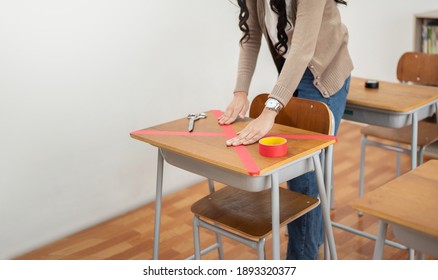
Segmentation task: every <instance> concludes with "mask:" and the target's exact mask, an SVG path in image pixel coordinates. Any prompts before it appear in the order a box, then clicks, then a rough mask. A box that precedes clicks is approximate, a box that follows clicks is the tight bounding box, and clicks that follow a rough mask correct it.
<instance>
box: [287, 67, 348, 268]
mask: <svg viewBox="0 0 438 280" xmlns="http://www.w3.org/2000/svg"><path fill="white" fill-rule="evenodd" d="M313 80H314V77H313V74H312V73H311V72H310V70H309V69H307V70H306V71H305V72H304V75H303V78H302V79H301V81H300V84H299V85H298V88H297V91H296V92H295V94H294V96H296V97H300V98H306V99H312V100H317V101H321V102H324V103H325V104H327V106H328V107H329V108H330V109H331V111H332V113H333V116H334V118H335V134H336V133H337V131H338V127H339V123H340V121H341V118H342V115H343V114H344V109H345V103H346V100H347V94H348V90H349V87H350V78H348V79H347V80H346V81H345V84H344V86H343V87H342V88H341V89H340V90H339V91H338V92H337V93H336V94H335V95H333V96H331V97H330V98H325V97H323V96H322V95H321V93H320V92H319V91H318V89H317V88H316V87H315V86H314V85H313ZM287 186H288V188H289V189H290V190H293V191H296V192H299V193H303V194H306V195H310V196H313V197H318V185H317V183H316V176H315V173H314V172H308V173H306V174H304V175H301V176H299V177H297V178H294V179H292V180H289V181H288V182H287ZM287 230H288V237H289V240H288V246H287V254H286V259H288V260H315V259H316V258H317V257H318V248H319V246H320V245H321V244H322V243H323V240H324V223H323V218H322V211H321V206H318V207H317V208H315V209H313V210H312V211H310V212H309V213H307V214H305V215H304V216H302V217H300V218H298V219H296V220H295V221H293V222H291V223H289V224H288V225H287Z"/></svg>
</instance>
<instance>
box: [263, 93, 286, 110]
mask: <svg viewBox="0 0 438 280" xmlns="http://www.w3.org/2000/svg"><path fill="white" fill-rule="evenodd" d="M265 108H266V109H268V110H272V111H275V112H277V113H278V112H280V110H281V109H283V105H282V104H281V103H280V101H278V100H277V99H275V98H271V97H270V98H268V100H266V102H265Z"/></svg>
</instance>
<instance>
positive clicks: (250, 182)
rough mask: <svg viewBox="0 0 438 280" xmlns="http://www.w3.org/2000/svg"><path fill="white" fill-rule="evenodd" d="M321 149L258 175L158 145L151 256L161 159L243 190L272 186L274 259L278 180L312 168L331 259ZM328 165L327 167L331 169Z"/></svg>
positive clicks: (332, 243) (277, 245) (275, 256)
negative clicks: (239, 171)
mask: <svg viewBox="0 0 438 280" xmlns="http://www.w3.org/2000/svg"><path fill="white" fill-rule="evenodd" d="M328 148H332V146H329V147H328ZM320 153H321V150H319V151H317V152H314V153H312V154H310V155H308V156H306V157H302V158H300V159H298V160H295V161H292V162H290V163H288V164H285V165H283V166H280V167H278V168H276V169H274V170H272V171H271V172H267V173H265V174H263V175H261V176H249V175H244V174H241V173H237V172H233V171H230V170H227V169H225V168H221V167H218V166H214V165H212V164H208V163H205V162H202V161H199V160H197V159H194V158H191V157H188V156H184V155H181V154H178V153H176V152H173V151H170V150H166V149H162V148H158V159H157V181H156V204H155V221H154V253H153V259H155V260H156V259H158V253H159V244H160V223H161V207H162V205H161V200H162V188H163V171H164V168H163V167H164V166H163V165H164V164H163V163H164V160H166V161H167V162H168V163H169V164H171V165H173V166H176V167H178V168H181V169H184V170H187V171H190V172H193V173H196V174H198V175H201V176H204V177H207V178H208V179H209V180H214V181H218V182H221V183H224V184H227V185H231V186H233V187H237V188H241V189H244V190H253V188H254V187H255V188H256V189H260V188H271V193H272V196H271V199H272V245H273V259H276V260H279V259H280V217H279V203H278V201H279V186H280V182H284V181H287V180H289V179H292V178H295V177H297V176H299V175H302V174H304V173H306V172H309V171H314V172H315V174H316V179H317V183H318V191H319V198H320V200H321V208H322V213H323V218H324V229H325V235H326V241H327V245H328V249H329V252H330V256H331V259H337V254H336V246H335V241H334V236H333V231H332V227H331V225H332V223H331V221H330V213H329V206H328V200H327V195H326V188H325V185H324V175H323V172H322V167H321V161H320V158H319V155H320ZM330 162H331V157H327V164H328V163H330ZM327 167H330V168H331V164H328V165H327ZM330 168H329V170H331V169H330ZM330 172H331V171H330ZM327 173H329V172H327ZM224 175H226V176H224ZM328 179H329V180H331V178H330V177H328ZM236 182H237V183H236Z"/></svg>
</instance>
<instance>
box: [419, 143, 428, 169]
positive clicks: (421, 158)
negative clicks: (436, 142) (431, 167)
mask: <svg viewBox="0 0 438 280" xmlns="http://www.w3.org/2000/svg"><path fill="white" fill-rule="evenodd" d="M425 150H426V147H425V146H422V147H421V148H420V150H419V152H418V165H422V164H423V160H424V151H425Z"/></svg>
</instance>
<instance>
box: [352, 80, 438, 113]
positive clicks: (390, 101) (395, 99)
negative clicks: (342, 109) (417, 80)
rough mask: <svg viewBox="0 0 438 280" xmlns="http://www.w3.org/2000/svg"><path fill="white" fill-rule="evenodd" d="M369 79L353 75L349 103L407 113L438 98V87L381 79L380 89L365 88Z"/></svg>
mask: <svg viewBox="0 0 438 280" xmlns="http://www.w3.org/2000/svg"><path fill="white" fill-rule="evenodd" d="M366 80H367V79H364V78H357V77H352V78H351V83H350V91H349V93H348V96H347V104H348V105H358V106H365V107H370V108H375V109H382V110H386V111H394V112H400V113H407V112H410V111H412V110H414V109H416V108H419V107H421V106H423V105H425V104H428V103H431V102H433V101H434V100H438V87H431V86H430V87H429V86H419V85H410V84H402V83H391V82H384V81H379V88H378V89H368V88H365V86H364V83H365V81H366Z"/></svg>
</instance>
